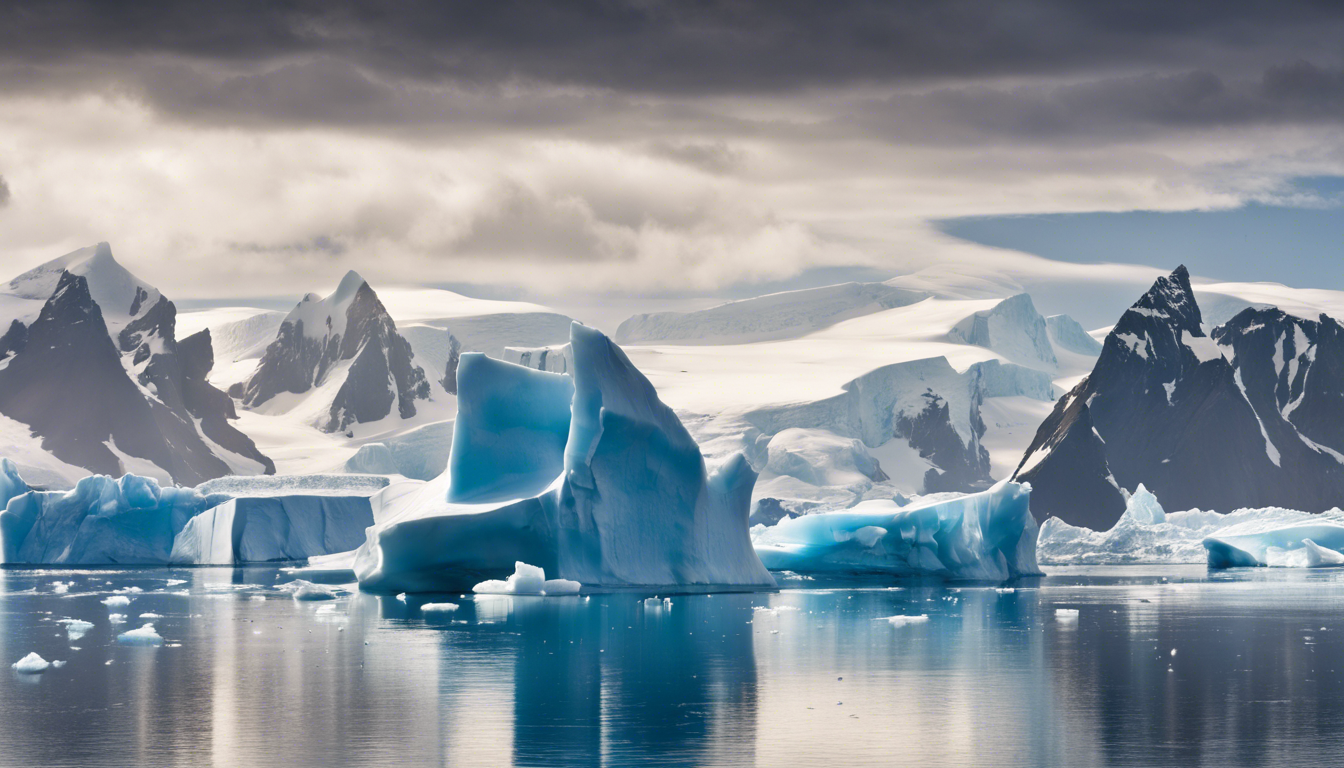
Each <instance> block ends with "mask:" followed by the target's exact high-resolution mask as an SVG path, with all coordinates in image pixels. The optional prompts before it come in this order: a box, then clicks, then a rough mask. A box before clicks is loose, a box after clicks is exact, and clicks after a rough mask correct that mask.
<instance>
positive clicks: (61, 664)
mask: <svg viewBox="0 0 1344 768" xmlns="http://www.w3.org/2000/svg"><path fill="white" fill-rule="evenodd" d="M51 666H52V668H54V669H60V668H61V667H64V666H65V661H64V660H63V659H57V660H56V661H53V662H51Z"/></svg>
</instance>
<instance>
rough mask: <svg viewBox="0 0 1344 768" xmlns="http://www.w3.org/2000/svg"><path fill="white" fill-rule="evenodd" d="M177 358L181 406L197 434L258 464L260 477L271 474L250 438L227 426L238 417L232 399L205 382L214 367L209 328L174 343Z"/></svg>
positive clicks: (270, 464) (266, 459) (271, 466)
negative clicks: (195, 423)
mask: <svg viewBox="0 0 1344 768" xmlns="http://www.w3.org/2000/svg"><path fill="white" fill-rule="evenodd" d="M177 357H178V363H179V365H180V367H181V369H182V404H183V406H185V407H186V409H187V412H188V413H190V414H191V415H192V416H194V417H196V418H197V419H199V420H200V422H199V423H200V427H201V433H202V434H204V435H205V436H206V437H208V438H209V439H210V440H212V441H213V442H214V443H215V444H216V445H218V446H219V447H221V448H223V449H225V450H226V451H231V452H233V453H236V454H238V455H239V456H245V457H247V458H249V459H252V460H253V461H255V462H257V463H259V464H261V466H262V471H263V473H264V474H267V475H273V474H275V462H273V461H271V459H270V457H268V456H266V455H265V454H263V453H262V452H261V451H260V450H259V449H258V448H257V444H256V443H254V442H252V438H250V437H248V436H247V435H245V434H243V433H242V432H241V431H240V430H239V429H238V428H237V427H235V426H233V425H232V424H230V423H229V422H230V421H232V420H235V419H237V418H238V412H237V411H236V410H235V409H234V407H233V398H231V397H229V396H228V395H227V394H225V393H224V392H222V391H220V390H218V389H216V388H215V387H214V386H213V385H211V384H210V382H209V381H207V380H206V379H207V377H208V376H209V375H210V369H211V368H213V367H214V365H215V353H214V349H213V347H212V345H211V344H210V329H208V328H207V329H205V330H202V331H197V332H196V333H194V334H192V335H190V336H188V337H187V338H185V339H183V340H182V341H180V342H178V343H177Z"/></svg>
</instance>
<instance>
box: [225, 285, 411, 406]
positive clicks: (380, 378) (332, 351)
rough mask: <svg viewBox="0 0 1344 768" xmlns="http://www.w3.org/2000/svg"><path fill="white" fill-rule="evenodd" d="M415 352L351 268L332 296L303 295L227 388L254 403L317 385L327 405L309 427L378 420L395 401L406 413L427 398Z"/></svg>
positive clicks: (371, 292) (373, 294)
mask: <svg viewBox="0 0 1344 768" xmlns="http://www.w3.org/2000/svg"><path fill="white" fill-rule="evenodd" d="M413 357H414V353H413V352H412V351H411V345H410V344H409V343H408V342H407V341H406V339H404V338H402V337H401V335H400V334H398V333H397V327H396V323H395V322H393V320H392V317H391V316H390V315H389V314H388V313H387V310H386V308H384V307H383V303H382V302H381V301H379V299H378V295H377V294H375V293H374V292H373V289H372V288H370V287H369V284H368V283H367V282H365V281H364V278H362V277H360V276H359V275H358V274H356V273H355V272H353V271H352V272H349V273H348V274H346V276H345V277H344V278H343V279H342V280H341V283H340V285H339V286H338V287H337V288H336V291H335V292H334V293H332V294H331V295H330V296H327V297H326V298H322V297H320V296H318V295H317V294H314V293H310V294H308V295H307V296H305V297H303V300H302V301H300V302H299V304H298V306H296V307H295V308H294V309H293V310H292V311H291V312H290V313H289V314H288V315H287V316H286V317H285V319H284V320H283V321H281V323H280V328H279V331H278V332H277V334H276V337H275V341H273V342H271V344H270V345H269V346H268V347H267V348H266V352H265V354H264V355H262V358H261V362H260V364H258V366H257V368H256V370H255V371H254V372H253V373H252V374H251V375H250V376H249V377H248V378H247V380H246V381H242V382H239V383H237V384H234V385H233V386H232V387H230V390H229V394H230V395H232V396H234V397H237V398H239V399H241V400H242V402H243V405H245V406H247V407H249V408H257V407H259V406H262V405H264V404H266V403H267V402H269V401H271V400H272V399H274V398H275V397H276V396H277V395H279V394H282V393H292V394H297V395H302V394H304V393H307V392H309V391H310V390H315V389H316V390H320V391H321V395H322V399H323V401H324V402H323V405H325V406H326V407H325V410H324V412H322V413H321V414H320V415H319V416H318V419H317V422H316V423H315V424H314V426H317V427H318V428H319V429H321V430H323V431H324V432H337V431H340V430H344V429H346V428H347V427H349V426H350V425H351V424H354V423H368V422H375V421H380V420H382V419H385V418H387V417H388V416H389V415H391V414H392V412H393V406H394V405H395V406H396V414H397V416H398V417H400V418H402V419H410V418H413V417H414V416H415V415H416V401H419V400H428V399H429V397H430V386H429V381H428V380H427V379H426V378H425V372H424V369H422V368H421V367H419V366H418V365H416V364H415V362H414V360H413V359H412V358H413ZM328 397H329V400H330V402H329V403H328V402H326V400H327V399H328Z"/></svg>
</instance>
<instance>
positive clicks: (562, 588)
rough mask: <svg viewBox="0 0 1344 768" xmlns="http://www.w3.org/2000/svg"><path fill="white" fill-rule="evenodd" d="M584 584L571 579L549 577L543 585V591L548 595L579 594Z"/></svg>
mask: <svg viewBox="0 0 1344 768" xmlns="http://www.w3.org/2000/svg"><path fill="white" fill-rule="evenodd" d="M580 589H583V585H582V584H580V583H579V582H577V581H571V580H570V579H547V580H546V582H545V583H544V584H542V585H541V591H542V592H545V593H546V594H548V595H577V594H579V590H580Z"/></svg>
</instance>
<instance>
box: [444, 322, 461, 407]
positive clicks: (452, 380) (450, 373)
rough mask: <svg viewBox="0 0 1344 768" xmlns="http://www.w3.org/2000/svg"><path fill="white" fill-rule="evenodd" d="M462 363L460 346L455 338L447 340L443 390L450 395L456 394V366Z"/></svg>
mask: <svg viewBox="0 0 1344 768" xmlns="http://www.w3.org/2000/svg"><path fill="white" fill-rule="evenodd" d="M461 361H462V344H461V343H460V342H459V341H458V340H457V337H456V336H454V337H451V338H450V339H449V340H448V363H447V365H445V366H444V367H443V381H441V382H440V383H441V384H442V385H443V390H444V391H445V392H447V393H448V394H450V395H456V394H457V366H458V364H460V363H461Z"/></svg>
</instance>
